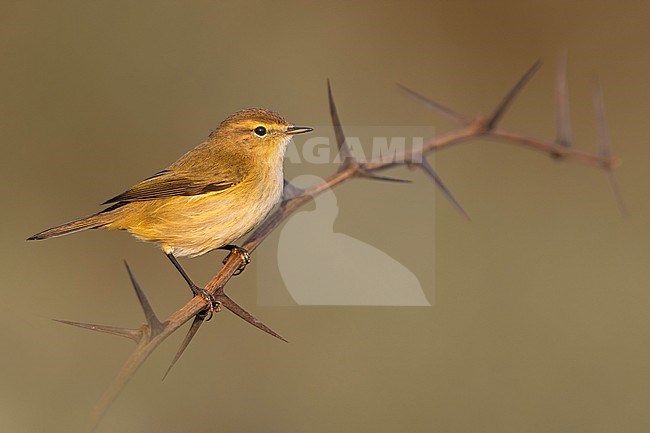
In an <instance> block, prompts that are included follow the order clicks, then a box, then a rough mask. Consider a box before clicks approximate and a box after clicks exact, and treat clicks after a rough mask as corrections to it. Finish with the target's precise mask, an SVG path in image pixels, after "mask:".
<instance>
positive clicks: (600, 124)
mask: <svg viewBox="0 0 650 433" xmlns="http://www.w3.org/2000/svg"><path fill="white" fill-rule="evenodd" d="M593 101H594V110H595V111H596V128H597V130H598V155H599V156H600V157H601V158H603V167H604V168H605V170H607V173H608V181H609V186H610V188H611V189H612V193H613V194H614V199H615V200H616V205H617V206H618V210H619V211H620V212H621V214H622V215H628V211H627V206H625V202H624V201H623V197H622V195H621V191H620V189H619V187H618V182H617V181H616V177H615V176H614V172H613V171H612V168H611V166H610V165H609V163H608V162H609V161H610V160H611V158H612V143H611V139H610V136H609V128H608V126H607V118H606V116H605V100H604V98H603V89H602V87H601V85H600V81H598V82H597V83H596V87H595V88H594V95H593Z"/></svg>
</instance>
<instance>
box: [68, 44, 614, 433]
mask: <svg viewBox="0 0 650 433" xmlns="http://www.w3.org/2000/svg"><path fill="white" fill-rule="evenodd" d="M540 67H541V63H540V62H536V63H535V64H533V66H532V67H531V68H530V69H529V70H528V71H527V72H526V73H525V74H524V75H523V76H522V78H521V79H520V80H519V81H518V82H517V83H516V84H515V85H514V86H513V88H512V89H511V90H510V91H509V92H508V93H507V94H506V96H505V97H504V98H503V100H502V101H501V102H500V103H499V104H498V105H497V107H496V108H495V109H494V110H493V112H492V114H491V115H490V116H488V117H485V116H481V115H477V116H475V117H473V118H470V117H467V116H465V115H463V114H460V113H458V112H456V111H454V110H452V109H451V108H448V107H446V106H444V105H442V104H440V103H438V102H435V101H433V100H430V99H428V98H426V97H424V96H422V95H420V94H419V93H416V92H414V91H413V90H410V89H408V88H407V87H405V86H403V85H401V84H398V86H399V87H401V88H402V90H404V91H405V92H406V94H407V95H409V96H411V97H412V98H414V99H415V100H416V101H417V102H419V103H421V104H423V105H425V106H426V107H428V108H430V109H431V110H433V111H435V112H436V113H438V114H440V115H442V116H445V117H447V118H448V119H451V120H452V121H454V122H456V123H458V124H459V127H458V128H456V129H453V130H451V131H448V132H446V133H444V134H441V135H438V136H436V137H434V138H431V139H430V140H429V141H427V142H426V143H424V145H423V146H422V147H421V148H419V149H409V150H404V151H403V152H402V153H400V154H397V155H395V156H394V158H392V159H391V160H383V159H376V160H370V161H358V160H356V159H355V158H354V156H353V155H352V152H351V151H350V148H349V146H348V144H347V142H346V136H345V133H344V131H343V127H342V123H341V121H340V119H339V115H338V112H337V109H336V105H335V103H334V98H333V96H332V90H331V87H330V83H329V81H328V83H327V90H328V98H329V107H330V114H331V118H332V124H333V127H334V131H335V136H336V141H337V146H338V151H339V155H340V157H341V161H342V162H341V164H340V165H339V167H338V170H337V171H336V173H334V174H332V175H331V176H330V177H329V178H327V179H326V180H324V181H323V182H321V183H317V184H315V185H312V186H310V187H309V188H307V189H305V190H301V189H298V188H295V187H294V186H292V185H290V184H289V185H287V186H286V187H285V197H284V200H283V202H282V203H281V204H280V206H279V208H278V209H277V210H275V211H274V212H273V213H272V214H270V215H269V216H268V218H266V220H265V221H264V222H263V223H262V224H261V225H260V226H259V227H258V228H257V229H256V230H255V231H254V232H253V233H252V234H251V235H250V237H249V238H248V239H247V240H246V241H245V243H244V244H243V245H242V247H243V248H245V249H246V250H248V251H249V252H253V251H254V250H255V249H256V248H257V247H258V246H259V245H260V244H261V243H262V242H263V241H264V239H266V237H267V236H268V235H269V234H270V233H271V232H273V230H275V229H276V228H277V227H278V226H279V225H280V224H281V223H282V222H283V221H285V220H286V219H287V218H288V217H289V216H291V215H292V214H293V213H294V212H296V210H297V209H298V208H300V207H301V206H302V205H304V204H306V203H307V202H309V201H311V200H312V199H313V198H314V197H315V196H317V195H318V194H320V193H321V192H323V191H325V190H327V189H330V188H333V187H335V186H337V185H339V184H341V183H343V182H345V181H347V180H350V179H352V178H357V177H361V178H367V179H374V180H383V181H394V182H404V181H403V180H402V179H396V178H392V177H387V176H382V175H380V174H378V172H380V171H381V170H385V169H387V168H391V167H394V166H398V165H407V166H411V167H416V168H420V169H421V170H422V171H423V172H424V173H425V174H426V175H427V176H428V177H429V178H431V180H432V181H433V182H434V183H435V185H436V186H437V187H438V188H440V190H441V192H442V193H443V194H444V195H445V197H446V198H447V199H448V200H449V201H450V202H451V204H452V205H453V206H454V207H455V208H456V209H457V210H458V212H459V213H461V214H462V215H463V216H465V217H466V218H469V217H468V216H467V213H466V212H465V211H464V210H463V208H462V207H461V206H460V204H459V203H458V201H456V199H455V198H454V197H453V195H452V194H451V192H450V191H449V189H448V188H447V187H446V186H445V185H444V183H443V182H442V179H441V178H440V177H439V176H438V175H437V174H436V172H435V171H434V169H433V167H432V166H431V165H430V164H429V162H428V161H427V160H426V158H425V156H426V155H428V154H430V153H432V152H435V151H439V150H442V149H445V148H447V147H450V146H452V145H454V144H458V143H460V142H463V141H467V140H470V139H473V138H477V137H489V138H494V139H498V140H501V141H507V142H512V143H514V144H517V145H520V146H524V147H528V148H531V149H534V150H538V151H541V152H544V153H546V154H548V155H549V156H551V157H552V158H554V159H560V158H565V159H570V160H575V161H577V162H579V163H583V164H586V165H592V166H596V167H600V168H602V169H604V170H605V171H606V172H607V173H608V176H609V181H610V185H611V186H612V189H613V192H614V194H615V196H616V201H617V204H618V206H619V208H620V209H621V211H622V212H625V208H624V206H623V202H622V200H621V198H620V195H619V192H618V187H617V184H616V182H615V179H614V177H613V169H614V168H615V167H616V166H617V165H618V160H617V159H616V158H614V157H613V156H612V154H611V145H610V141H609V137H608V132H607V125H606V122H605V114H604V104H603V100H602V93H601V90H600V86H598V87H597V88H596V91H595V93H594V106H595V109H596V119H597V127H598V132H599V135H598V137H599V142H598V152H597V153H589V152H585V151H580V150H578V149H576V148H574V147H573V144H572V143H571V133H570V123H569V110H568V96H567V94H568V92H567V73H566V58H565V57H562V59H561V61H560V67H559V69H558V74H557V80H556V90H555V95H556V98H555V99H556V109H557V138H556V140H555V141H549V140H545V139H541V138H537V137H533V136H530V135H527V134H524V133H520V132H515V131H509V130H507V129H503V128H500V127H499V126H498V124H499V121H500V120H501V119H502V117H503V115H504V114H505V112H506V111H507V109H508V108H509V107H510V105H511V104H512V102H513V100H514V99H515V97H516V96H517V95H518V94H519V93H520V92H521V90H522V89H523V88H524V86H525V85H526V84H527V83H528V81H529V80H530V79H531V78H532V77H533V75H534V74H535V73H536V72H537V70H538V69H539V68H540ZM242 262H243V259H242V257H240V256H239V255H236V254H231V255H229V256H228V257H227V258H226V260H225V261H224V266H223V267H222V268H221V269H220V270H219V272H218V273H217V274H216V275H214V277H212V279H211V280H210V282H208V284H207V285H206V286H205V289H206V290H207V291H208V292H209V293H211V294H213V295H214V296H215V297H216V299H217V300H218V301H219V302H221V305H222V306H223V307H225V308H227V309H228V310H230V311H231V312H233V313H234V314H236V315H237V316H239V317H241V318H242V319H244V320H245V321H246V322H248V323H250V324H251V325H253V326H255V327H257V328H259V329H261V330H262V331H264V332H266V333H268V334H270V335H273V336H274V337H277V338H279V339H281V340H283V341H286V340H285V339H284V338H282V336H280V335H279V334H278V333H276V332H275V331H273V330H272V329H271V328H269V327H268V326H266V325H265V324H263V323H262V322H260V321H259V320H257V319H256V318H255V317H253V316H252V315H251V314H250V313H248V312H247V311H246V310H244V309H243V308H242V307H240V306H239V305H238V304H237V303H236V302H235V301H233V300H232V299H231V298H230V297H229V296H228V295H226V293H225V291H224V289H225V286H226V284H227V283H228V281H229V280H230V278H231V277H232V276H233V275H234V274H235V273H236V271H237V269H238V268H239V267H240V265H242ZM126 266H127V271H128V273H129V276H130V277H131V282H132V284H133V287H134V289H135V291H136V294H137V296H138V300H139V302H140V305H141V306H142V309H143V311H144V315H145V318H146V323H145V324H142V325H141V326H140V327H139V328H138V329H127V328H118V327H114V326H107V325H94V324H87V323H80V322H71V321H67V320H59V322H62V323H65V324H69V325H74V326H78V327H81V328H85V329H90V330H94V331H99V332H105V333H110V334H114V335H120V336H122V337H127V338H129V339H131V340H134V341H135V342H136V343H137V346H136V348H135V349H134V350H133V352H132V353H131V355H130V356H129V357H128V359H127V360H126V362H125V363H124V365H123V366H122V369H121V370H120V371H119V373H118V374H117V376H116V377H115V379H114V380H113V382H112V383H111V385H110V386H109V387H108V389H107V390H106V391H105V392H104V394H103V395H102V397H101V398H100V400H99V402H98V403H97V404H96V406H95V408H94V410H93V412H92V414H91V417H90V420H89V424H88V429H87V431H92V430H94V428H95V427H96V425H97V424H98V422H99V420H100V419H101V417H102V416H103V415H104V414H105V413H106V411H107V409H108V407H109V406H110V404H111V403H112V402H113V401H114V400H115V398H116V397H117V396H118V394H119V393H120V391H121V390H122V389H123V388H124V386H125V385H126V383H127V382H128V381H129V379H130V378H131V377H132V376H133V374H134V373H135V372H136V371H137V370H138V368H139V367H140V366H141V365H142V364H143V363H144V361H145V360H146V359H147V358H148V356H149V355H151V353H152V352H153V351H154V350H155V349H156V347H158V345H159V344H160V343H162V342H163V341H164V340H165V339H166V338H167V337H169V336H170V335H171V334H172V333H173V332H175V331H176V330H177V329H178V328H179V327H180V326H182V325H183V324H184V323H185V322H187V321H189V320H190V319H193V323H192V325H191V327H190V330H189V332H188V334H187V336H186V337H185V340H184V341H183V343H182V344H181V347H180V349H179V350H178V352H177V354H176V356H175V358H174V360H173V362H172V363H171V365H170V367H169V368H170V369H171V367H172V366H173V365H174V363H175V362H176V361H177V360H178V358H179V357H180V355H181V354H182V353H183V351H184V350H185V348H186V347H187V345H188V344H189V342H190V341H191V339H192V337H193V336H194V335H195V334H196V332H197V331H198V329H199V328H200V326H201V325H202V324H203V323H204V319H205V316H206V315H205V308H206V305H205V301H204V300H203V298H202V297H200V296H197V297H194V298H193V299H191V300H190V301H188V302H187V304H185V305H184V306H183V307H181V308H180V309H179V310H178V311H176V312H174V313H172V314H171V315H170V316H169V317H168V318H167V319H166V320H165V321H164V322H161V321H160V320H159V319H158V317H157V316H156V314H155V313H154V311H153V309H152V307H151V305H150V304H149V301H148V300H147V298H146V296H145V295H144V292H143V291H142V289H141V288H140V286H139V284H138V282H137V281H136V279H135V277H134V276H133V273H132V272H131V270H130V268H129V267H128V265H126ZM167 373H169V370H167ZM167 373H165V376H166V375H167Z"/></svg>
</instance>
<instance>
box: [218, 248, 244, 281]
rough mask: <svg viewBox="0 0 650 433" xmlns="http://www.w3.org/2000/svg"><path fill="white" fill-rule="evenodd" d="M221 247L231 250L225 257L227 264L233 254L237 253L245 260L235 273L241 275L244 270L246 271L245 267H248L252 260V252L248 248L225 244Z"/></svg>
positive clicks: (224, 261)
mask: <svg viewBox="0 0 650 433" xmlns="http://www.w3.org/2000/svg"><path fill="white" fill-rule="evenodd" d="M221 249H222V250H228V251H230V253H229V254H228V255H227V256H226V258H225V259H223V263H224V264H226V262H227V261H228V258H229V257H230V255H231V254H237V255H238V256H239V257H241V259H242V261H243V263H242V264H241V266H239V268H237V270H236V271H235V273H234V274H233V275H239V274H241V273H242V272H244V269H246V265H248V264H249V263H250V262H251V254H250V253H249V252H248V251H247V250H246V248H242V247H238V246H237V245H225V246H223V247H221Z"/></svg>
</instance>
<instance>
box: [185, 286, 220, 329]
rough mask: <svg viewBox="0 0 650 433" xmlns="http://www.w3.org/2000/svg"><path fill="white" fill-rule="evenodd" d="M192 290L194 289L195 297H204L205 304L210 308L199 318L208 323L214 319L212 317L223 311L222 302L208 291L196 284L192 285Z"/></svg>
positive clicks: (201, 313) (200, 314)
mask: <svg viewBox="0 0 650 433" xmlns="http://www.w3.org/2000/svg"><path fill="white" fill-rule="evenodd" d="M190 288H191V289H192V292H193V293H194V296H200V297H202V298H203V299H204V300H205V302H206V303H207V304H208V307H207V308H206V309H205V310H203V311H201V312H200V313H199V314H198V316H199V317H201V318H203V319H204V320H205V321H208V320H210V319H212V315H213V314H214V313H218V312H219V311H221V302H219V301H217V299H216V298H215V297H214V295H212V294H210V293H209V292H208V291H207V290H205V289H203V288H201V287H198V286H196V285H194V284H193V285H191V286H190ZM206 316H207V319H206Z"/></svg>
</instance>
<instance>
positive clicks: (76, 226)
mask: <svg viewBox="0 0 650 433" xmlns="http://www.w3.org/2000/svg"><path fill="white" fill-rule="evenodd" d="M107 216H108V215H106V213H105V211H103V212H99V213H96V214H93V215H89V216H87V217H83V218H79V219H76V220H74V221H70V222H67V223H65V224H61V225H60V226H56V227H52V228H49V229H47V230H43V231H42V232H40V233H36V234H35V235H33V236H30V237H28V238H27V240H28V241H36V240H42V239H49V238H54V237H57V236H63V235H67V234H68V233H75V232H80V231H82V230H88V229H96V228H99V227H102V226H105V225H106V224H109V223H110V222H111V219H110V218H107Z"/></svg>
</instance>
